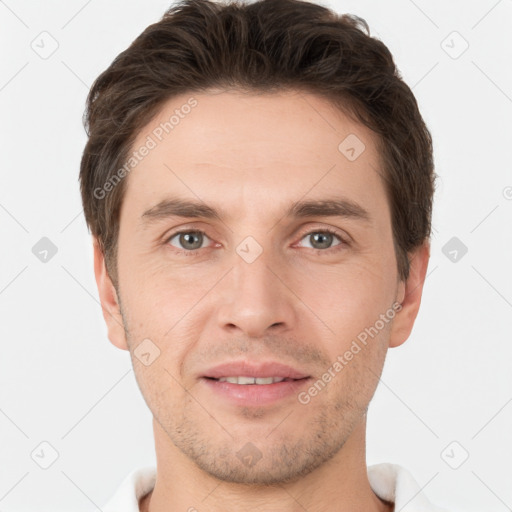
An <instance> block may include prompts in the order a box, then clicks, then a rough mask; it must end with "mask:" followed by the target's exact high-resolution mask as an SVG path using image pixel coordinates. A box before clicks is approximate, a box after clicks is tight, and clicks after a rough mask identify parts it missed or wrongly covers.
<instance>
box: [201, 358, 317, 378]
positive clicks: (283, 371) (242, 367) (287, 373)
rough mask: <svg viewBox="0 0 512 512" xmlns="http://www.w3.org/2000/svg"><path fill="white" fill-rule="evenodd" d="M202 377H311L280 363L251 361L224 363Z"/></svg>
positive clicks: (207, 371)
mask: <svg viewBox="0 0 512 512" xmlns="http://www.w3.org/2000/svg"><path fill="white" fill-rule="evenodd" d="M202 377H203V378H209V379H216V380H218V379H225V378H229V377H252V378H253V379H265V378H274V379H283V380H284V379H287V380H300V379H305V378H307V377H309V375H308V374H307V373H304V372H302V371H300V370H298V369H295V368H293V367H291V366H288V365H285V364H282V363H278V362H277V361H267V362H261V363H255V362H250V361H233V362H229V363H223V364H220V365H218V366H215V367H213V368H210V369H209V370H206V371H205V372H204V374H203V375H202Z"/></svg>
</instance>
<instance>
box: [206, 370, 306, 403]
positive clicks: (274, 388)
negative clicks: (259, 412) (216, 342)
mask: <svg viewBox="0 0 512 512" xmlns="http://www.w3.org/2000/svg"><path fill="white" fill-rule="evenodd" d="M201 380H202V381H203V382H204V383H205V384H206V385H207V386H209V388H210V389H212V390H213V391H214V392H215V393H217V394H218V395H220V396H223V397H224V398H227V399H228V400H230V401H231V402H232V403H234V404H235V405H245V406H255V405H268V404H272V403H274V402H277V401H278V400H281V399H283V398H287V397H289V396H292V395H295V396H296V395H297V394H298V393H299V391H300V389H301V388H303V387H304V386H306V385H307V384H308V383H309V381H310V380H311V378H310V377H308V378H305V379H299V380H289V381H282V382H275V383H274V384H232V383H231V382H226V381H224V382H219V381H218V380H213V379H207V378H205V377H204V378H202V379H201Z"/></svg>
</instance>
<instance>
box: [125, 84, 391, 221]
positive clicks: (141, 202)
mask: <svg viewBox="0 0 512 512" xmlns="http://www.w3.org/2000/svg"><path fill="white" fill-rule="evenodd" d="M375 137H376V135H375V134H374V133H373V132H372V131H371V130H369V129H368V128H366V127H365V126H363V125H361V124H360V123H358V122H356V121H354V120H352V119H350V118H348V117H347V116H345V115H344V114H343V113H342V112H341V111H339V110H338V109H337V108H335V107H334V106H333V105H332V104H331V103H330V102H329V101H328V100H326V99H324V98H321V97H319V96H316V95H313V94H305V93H302V92H293V91H290V92H283V91H281V92H279V93H272V94H264V95H256V94H254V93H253V94H250V93H243V92H239V91H231V92H225V91H220V92H219V91H212V92H209V93H200V94H193V93H191V94H183V95H180V96H176V97H173V98H172V99H170V100H169V101H167V102H166V103H165V104H164V105H163V106H162V108H161V109H160V110H159V112H158V114H157V115H156V116H155V117H154V118H153V119H152V120H151V121H150V122H149V123H148V124H147V125H146V126H145V127H144V128H143V129H142V130H141V131H140V132H139V134H138V136H137V138H136V139H135V142H134V144H133V146H132V151H138V152H139V154H140V153H142V152H143V153H144V156H143V157H140V155H139V157H138V158H139V161H138V162H137V164H136V166H135V167H134V168H133V170H132V171H131V172H130V173H129V175H128V182H127V188H126V193H125V198H124V201H123V207H124V206H125V204H126V203H129V204H130V205H132V206H133V207H134V208H135V209H137V210H138V211H139V212H141V211H146V210H147V209H148V208H150V207H151V206H153V205H154V204H156V203H158V202H159V200H161V199H163V198H164V197H165V195H168V194H169V193H172V194H173V195H181V196H186V197H195V198H196V199H198V198H199V199H202V200H207V199H208V197H209V196H211V198H216V199H219V198H220V199H222V200H223V202H225V203H230V202H236V201H238V202H239V203H240V202H242V203H243V204H244V205H246V206H249V205H250V204H252V205H253V206H254V208H257V207H258V203H260V206H261V205H262V201H266V202H267V204H268V201H269V198H270V197H274V198H275V199H276V200H277V202H279V203H281V202H283V203H286V202H287V201H286V199H289V201H288V203H289V202H290V201H296V200H298V199H299V198H300V197H301V196H304V195H305V194H307V195H308V196H311V198H312V197H314V195H315V194H320V195H325V192H328V193H330V194H331V195H332V193H333V191H334V190H339V191H340V194H341V195H343V196H353V197H354V196H355V197H357V198H358V199H359V200H360V201H362V202H366V203H368V204H371V203H373V206H374V207H378V206H379V201H380V202H381V201H382V200H383V197H384V191H383V184H382V178H381V177H380V175H381V174H382V165H381V162H380V155H379V154H378V150H377V147H376V138H375ZM143 147H147V148H149V149H147V150H145V151H141V149H142V148H143ZM230 198H232V199H233V201H230ZM282 200H283V201H282ZM276 204H277V203H276ZM380 206H382V204H380Z"/></svg>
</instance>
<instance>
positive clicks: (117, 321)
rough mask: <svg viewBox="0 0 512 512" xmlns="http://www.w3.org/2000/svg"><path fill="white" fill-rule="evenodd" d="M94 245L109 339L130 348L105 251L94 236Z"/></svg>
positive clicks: (97, 275) (95, 273)
mask: <svg viewBox="0 0 512 512" xmlns="http://www.w3.org/2000/svg"><path fill="white" fill-rule="evenodd" d="M93 245H94V275H95V277H96V285H97V286H98V293H99V296H100V302H101V310H102V312H103V318H104V319H105V323H106V324H107V331H108V339H109V340H110V341H111V343H112V344H113V345H115V346H116V347H117V348H120V349H122V350H128V344H127V342H126V333H125V330H124V324H123V317H122V316H121V309H120V307H119V301H118V298H117V292H116V289H115V287H114V285H113V284H112V280H111V279H110V276H109V275H108V272H107V268H106V265H105V257H104V255H103V252H102V251H101V249H100V246H99V244H98V241H97V239H96V238H94V237H93Z"/></svg>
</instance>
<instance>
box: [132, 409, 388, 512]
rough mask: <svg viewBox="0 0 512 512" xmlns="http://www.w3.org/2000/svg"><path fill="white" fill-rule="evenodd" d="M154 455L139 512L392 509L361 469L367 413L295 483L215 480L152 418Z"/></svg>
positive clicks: (371, 511)
mask: <svg viewBox="0 0 512 512" xmlns="http://www.w3.org/2000/svg"><path fill="white" fill-rule="evenodd" d="M153 431H154V436H155V448H156V455H157V478H156V483H155V487H154V489H153V490H152V491H151V492H150V493H149V494H147V495H146V496H144V497H143V498H141V500H140V501H139V509H140V512H173V511H176V510H184V511H185V510H191V511H194V510H196V509H197V510H198V511H200V512H218V511H222V512H235V511H236V512H238V511H240V510H251V511H254V512H268V511H270V510H279V511H281V512H304V510H307V511H308V512H334V511H336V512H393V510H394V506H393V504H392V503H389V502H386V501H383V500H381V499H380V498H379V497H378V496H377V495H376V494H375V493H374V492H373V491H372V489H371V487H370V483H369V481H368V475H367V468H366V440H365V435H366V416H364V417H363V419H362V420H361V422H360V423H359V424H358V425H356V427H355V428H354V430H353V431H352V433H351V435H350V437H349V438H348V439H347V441H346V443H345V444H344V445H343V447H342V448H341V450H339V452H338V453H337V454H336V455H335V456H334V457H333V458H332V459H330V460H329V461H327V462H325V463H324V464H323V465H321V466H320V467H318V468H317V469H315V470H314V471H312V472H311V473H309V474H308V475H306V476H305V477H303V478H302V479H300V480H299V481H297V482H294V483H291V484H286V485H282V486H274V487H268V488H262V487H258V488H254V487H253V488H251V486H248V485H242V484H231V483H228V482H223V481H220V480H217V479H215V478H213V477H212V476H210V475H209V474H207V473H205V472H204V471H202V470H201V469H199V468H198V467H197V466H196V465H195V464H194V463H193V461H191V460H190V459H189V458H188V457H187V456H185V455H184V454H183V453H182V452H181V451H180V450H179V449H178V448H176V446H175V445H174V444H173V443H172V442H170V440H169V438H168V437H167V435H166V433H165V432H164V431H163V430H162V428H161V427H160V425H159V424H158V422H157V421H156V420H155V419H153Z"/></svg>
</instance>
